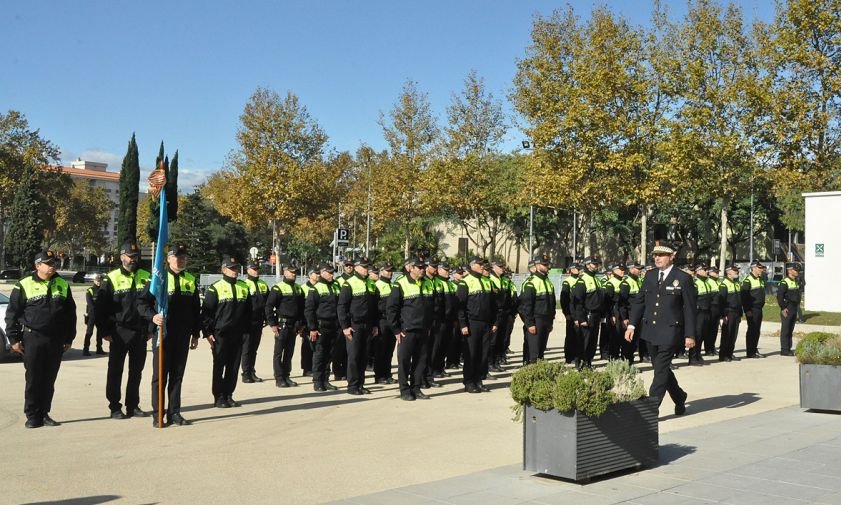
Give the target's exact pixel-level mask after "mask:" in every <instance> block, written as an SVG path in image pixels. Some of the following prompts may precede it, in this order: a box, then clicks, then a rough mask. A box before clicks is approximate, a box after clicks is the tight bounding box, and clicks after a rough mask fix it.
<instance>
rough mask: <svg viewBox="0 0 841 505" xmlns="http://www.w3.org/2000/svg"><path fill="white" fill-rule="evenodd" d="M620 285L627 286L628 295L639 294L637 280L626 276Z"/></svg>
mask: <svg viewBox="0 0 841 505" xmlns="http://www.w3.org/2000/svg"><path fill="white" fill-rule="evenodd" d="M622 283H623V284H627V285H628V294H631V295H635V294H637V293H639V292H640V284H639V282H637V279H634V278H633V277H631V276H628V277H625V278H624V279H622Z"/></svg>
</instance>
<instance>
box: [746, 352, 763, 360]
mask: <svg viewBox="0 0 841 505" xmlns="http://www.w3.org/2000/svg"><path fill="white" fill-rule="evenodd" d="M764 357H765V356H763V355H762V354H760V353H758V352H752V353H750V354H748V358H754V359H759V358H764Z"/></svg>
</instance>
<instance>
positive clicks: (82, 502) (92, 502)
mask: <svg viewBox="0 0 841 505" xmlns="http://www.w3.org/2000/svg"><path fill="white" fill-rule="evenodd" d="M120 498H121V497H120V496H117V495H113V494H104V495H99V496H84V497H82V498H68V499H66V500H50V501H34V502H29V503H24V504H23V505H46V504H48V503H49V504H51V505H97V504H98V503H106V502H109V501H114V500H119V499H120ZM149 505H154V504H151V503H150V504H149Z"/></svg>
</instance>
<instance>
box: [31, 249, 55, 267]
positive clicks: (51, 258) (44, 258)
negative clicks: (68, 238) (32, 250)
mask: <svg viewBox="0 0 841 505" xmlns="http://www.w3.org/2000/svg"><path fill="white" fill-rule="evenodd" d="M35 263H46V264H47V265H54V264H55V254H53V252H52V251H50V250H48V249H44V250H43V251H41V252H39V253H38V254H36V255H35Z"/></svg>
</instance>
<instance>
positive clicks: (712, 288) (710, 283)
mask: <svg viewBox="0 0 841 505" xmlns="http://www.w3.org/2000/svg"><path fill="white" fill-rule="evenodd" d="M707 288H708V290H709V292H710V293H713V292H718V290H719V288H721V283H720V282H718V281H717V280H715V279H713V278H712V277H707Z"/></svg>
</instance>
